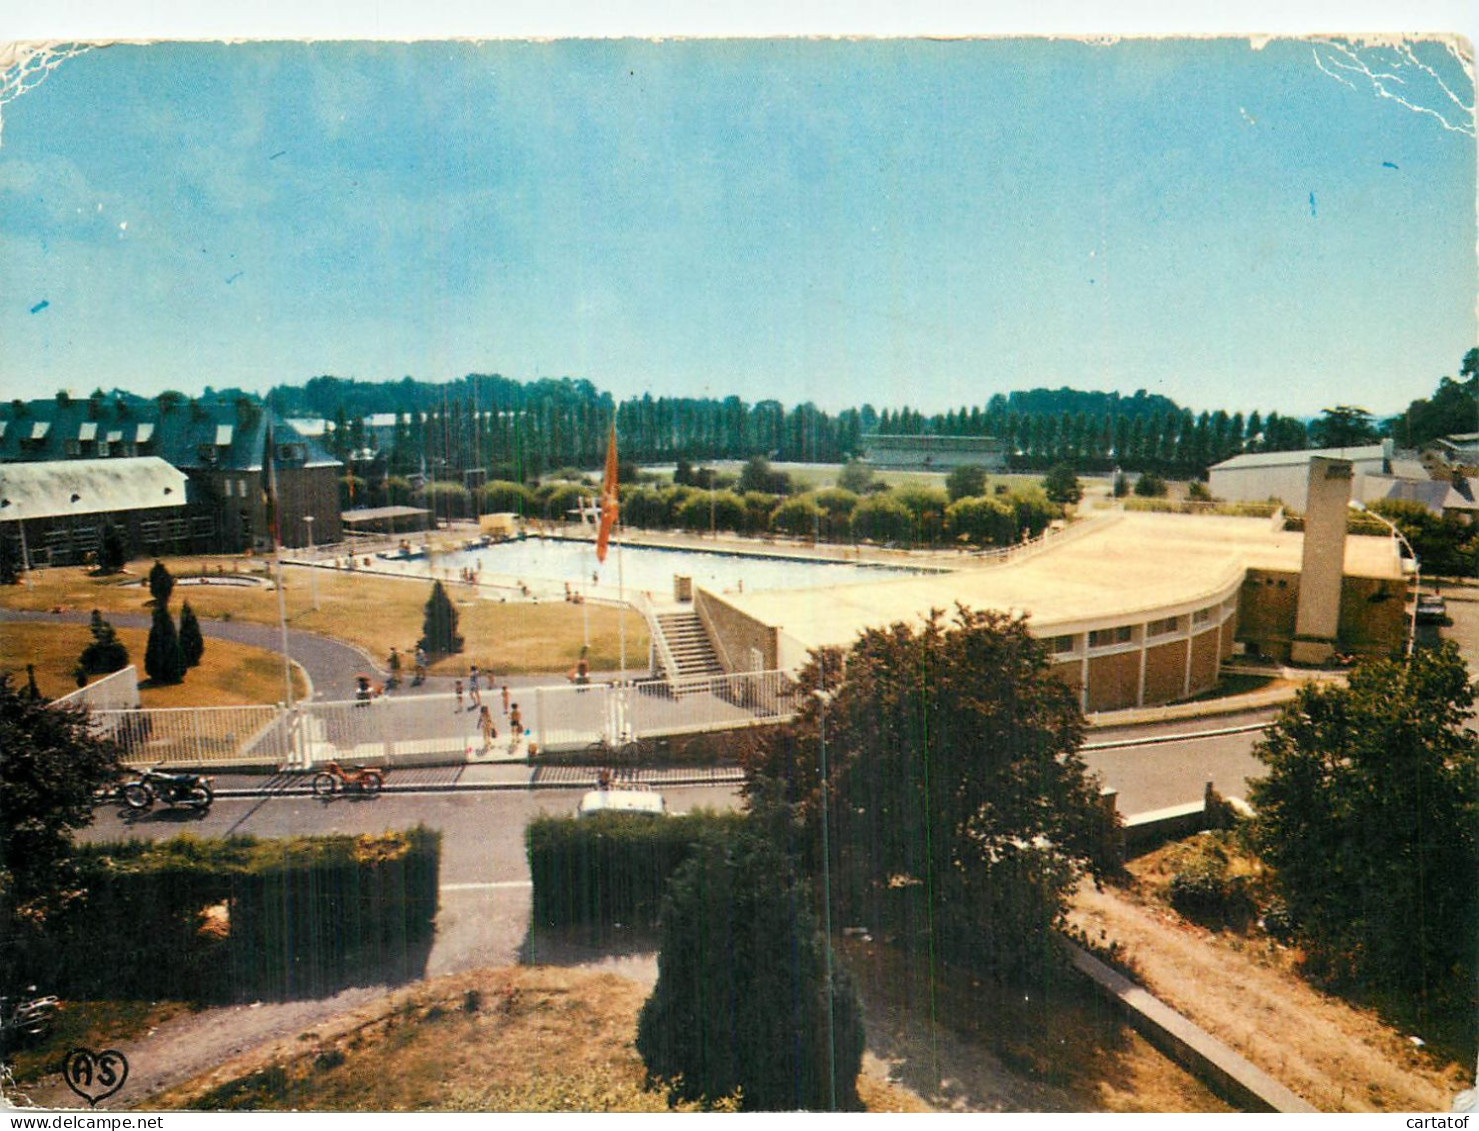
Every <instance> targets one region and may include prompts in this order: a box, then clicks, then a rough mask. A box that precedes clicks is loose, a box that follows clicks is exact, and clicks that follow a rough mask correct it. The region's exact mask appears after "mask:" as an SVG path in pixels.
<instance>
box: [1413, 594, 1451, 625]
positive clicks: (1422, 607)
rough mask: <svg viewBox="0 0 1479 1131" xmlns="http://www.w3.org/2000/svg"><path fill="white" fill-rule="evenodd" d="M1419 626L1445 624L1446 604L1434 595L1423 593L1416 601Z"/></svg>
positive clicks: (1446, 615)
mask: <svg viewBox="0 0 1479 1131" xmlns="http://www.w3.org/2000/svg"><path fill="white" fill-rule="evenodd" d="M1417 621H1418V623H1419V624H1447V623H1448V604H1447V602H1445V601H1444V600H1443V598H1442V597H1440V596H1439V595H1438V594H1436V593H1424V594H1422V595H1421V596H1420V597H1418V599H1417Z"/></svg>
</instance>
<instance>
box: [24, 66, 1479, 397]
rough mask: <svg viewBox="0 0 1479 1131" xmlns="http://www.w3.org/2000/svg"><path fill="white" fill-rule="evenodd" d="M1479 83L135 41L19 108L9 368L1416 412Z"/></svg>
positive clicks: (1342, 74) (1453, 242)
mask: <svg viewBox="0 0 1479 1131" xmlns="http://www.w3.org/2000/svg"><path fill="white" fill-rule="evenodd" d="M1360 66H1366V67H1369V68H1370V69H1371V70H1372V71H1374V72H1376V73H1378V74H1379V75H1386V76H1388V77H1387V78H1385V79H1382V80H1380V81H1381V85H1382V88H1383V89H1385V90H1386V92H1387V93H1388V94H1395V95H1397V96H1398V97H1383V96H1382V94H1381V92H1380V91H1379V90H1378V89H1377V88H1376V87H1375V86H1374V84H1373V82H1372V81H1371V80H1370V79H1369V78H1368V77H1367V76H1366V75H1365V74H1363V73H1361V71H1360V70H1359V69H1358V68H1359V67H1360ZM1473 102H1474V94H1473V83H1472V78H1471V75H1470V72H1469V71H1468V70H1466V68H1465V67H1464V66H1462V65H1461V64H1460V63H1459V62H1458V61H1457V60H1456V59H1455V58H1454V57H1453V55H1452V54H1451V53H1450V52H1449V51H1448V50H1446V49H1445V47H1444V46H1443V45H1442V44H1439V43H1433V42H1423V43H1413V44H1411V45H1410V48H1409V50H1407V51H1406V52H1400V53H1399V52H1395V51H1390V50H1375V49H1365V50H1360V51H1354V52H1353V51H1352V50H1351V49H1350V47H1349V45H1346V44H1342V43H1335V44H1329V43H1320V42H1315V41H1302V40H1293V39H1280V40H1274V41H1272V42H1269V43H1267V44H1265V45H1263V46H1261V47H1259V48H1257V49H1255V46H1254V45H1250V43H1249V42H1248V41H1247V40H1242V39H1221V40H1162V41H1140V42H1133V41H1122V42H1119V43H1117V44H1113V45H1094V44H1089V43H1083V42H1071V41H1062V40H1059V41H1050V40H1006V39H999V40H985V41H968V42H958V41H957V42H931V41H925V40H913V41H874V42H858V41H816V40H793V41H774V40H772V41H766V40H760V41H723V42H712V41H711V42H692V41H690V42H662V43H654V42H647V41H635V40H628V41H617V42H592V41H581V42H559V43H546V44H540V43H527V42H487V43H482V44H472V43H421V44H411V45H405V44H333V43H316V44H292V43H286V44H284V43H277V44H261V43H258V44H244V45H233V46H225V45H219V44H185V43H178V44H168V43H166V44H156V45H152V46H112V47H108V48H106V49H98V50H92V51H90V52H88V53H86V54H83V55H80V56H78V57H76V58H73V59H70V60H67V61H65V62H64V63H62V64H61V65H59V66H58V67H57V68H56V69H55V70H54V71H53V72H52V73H51V74H50V75H49V76H48V77H47V78H46V80H45V81H44V82H42V83H40V84H39V85H37V86H36V87H35V88H34V89H32V90H30V91H29V92H28V93H25V94H24V95H22V96H20V97H18V98H14V99H13V100H11V101H9V102H8V103H6V104H5V105H3V106H0V113H3V134H0V394H3V395H4V396H5V397H7V398H8V397H12V396H34V395H47V394H49V393H51V392H53V391H55V390H56V389H58V388H63V387H66V388H70V389H71V390H72V391H73V392H74V393H79V394H85V393H87V392H90V391H91V390H92V389H93V388H94V387H95V386H98V385H101V386H103V387H104V388H112V387H113V386H115V385H117V386H122V387H124V388H130V389H133V390H135V391H138V392H141V393H149V394H152V393H157V392H159V391H161V390H162V389H165V388H178V389H181V390H182V391H185V392H187V393H195V392H198V391H199V390H200V389H201V388H202V387H203V386H205V385H207V384H209V385H214V386H217V387H221V386H230V385H241V386H243V387H246V388H249V389H259V390H261V389H266V388H267V387H268V386H270V385H272V384H275V383H278V382H294V383H298V382H301V381H304V380H306V379H307V378H309V377H312V376H314V375H316V374H322V373H329V374H336V375H339V376H344V377H358V378H361V379H369V380H376V379H395V378H399V377H401V376H403V375H405V374H410V375H413V376H416V377H418V378H423V379H428V380H446V379H450V378H456V377H460V376H461V375H463V374H464V373H467V372H485V373H495V372H496V373H502V374H504V375H505V376H509V377H514V378H518V379H524V380H527V379H532V378H534V377H536V376H565V375H568V376H575V377H586V378H588V379H590V380H591V381H592V382H594V383H595V384H596V385H598V386H599V387H602V388H605V389H608V390H610V391H611V392H612V393H613V394H615V395H616V396H617V397H625V396H627V395H631V394H637V393H643V392H651V393H652V394H654V395H660V394H680V395H681V394H688V395H714V396H724V395H728V394H730V393H736V394H739V395H740V396H742V397H744V398H745V399H747V400H750V401H754V400H759V399H762V398H765V397H775V398H777V399H779V400H781V401H783V402H785V403H787V404H791V403H795V402H797V401H801V400H807V399H810V400H814V401H816V402H817V403H818V404H820V405H822V406H823V407H826V408H832V409H835V408H840V407H843V406H846V405H852V404H860V403H862V402H865V401H867V402H871V403H873V404H874V405H875V406H877V407H879V408H883V407H886V406H889V405H898V404H901V403H909V404H911V405H913V406H915V407H920V408H924V409H927V410H928V409H944V408H946V407H949V406H958V405H961V404H980V403H983V402H984V401H985V400H986V399H987V398H988V397H990V396H991V395H992V394H993V393H996V392H1006V391H1009V390H1012V389H1017V388H1028V387H1034V386H1039V385H1047V386H1058V385H1063V384H1067V385H1073V386H1076V387H1079V388H1092V389H1119V390H1121V391H1122V392H1125V393H1127V394H1128V393H1133V392H1134V391H1135V390H1136V389H1139V388H1144V389H1147V390H1148V391H1151V392H1158V393H1163V394H1165V395H1168V396H1171V397H1173V398H1175V399H1176V400H1177V401H1179V402H1181V403H1182V404H1185V405H1188V406H1189V407H1192V408H1195V409H1203V408H1219V407H1225V408H1227V409H1228V410H1229V411H1232V410H1234V409H1238V410H1243V411H1248V410H1251V409H1254V408H1258V409H1261V410H1263V411H1268V410H1269V409H1275V410H1278V411H1280V412H1285V413H1295V414H1310V413H1314V412H1317V411H1318V410H1319V409H1320V408H1322V407H1325V406H1327V405H1331V404H1334V403H1337V402H1340V403H1353V404H1359V405H1363V406H1365V407H1367V408H1369V409H1371V410H1372V411H1374V412H1376V413H1378V414H1387V413H1390V412H1394V411H1396V410H1398V409H1400V408H1402V407H1404V406H1405V405H1406V403H1407V402H1408V401H1409V400H1410V399H1412V398H1413V397H1417V396H1425V395H1428V394H1429V393H1430V392H1431V391H1432V389H1433V387H1434V385H1435V384H1436V382H1437V379H1438V378H1439V377H1440V376H1442V375H1444V374H1451V373H1455V372H1456V371H1457V367H1458V362H1459V359H1460V357H1461V356H1462V355H1463V353H1464V351H1465V350H1467V349H1468V348H1470V347H1471V346H1473V345H1474V343H1475V340H1476V322H1475V303H1476V255H1475V247H1476V231H1475V195H1476V194H1475V157H1476V153H1475V140H1474V127H1473V113H1472V106H1473ZM1430 111H1431V112H1430ZM43 304H44V305H43Z"/></svg>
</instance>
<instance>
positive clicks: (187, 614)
mask: <svg viewBox="0 0 1479 1131" xmlns="http://www.w3.org/2000/svg"><path fill="white" fill-rule="evenodd" d="M180 652H181V654H182V655H183V656H184V657H185V666H186V667H187V668H194V667H199V666H200V658H201V657H202V656H204V655H205V637H204V636H202V635H201V632H200V621H199V620H197V619H196V617H195V610H194V609H192V608H191V607H190V602H189V601H186V602H185V603H184V604H183V605H182V606H181V607H180Z"/></svg>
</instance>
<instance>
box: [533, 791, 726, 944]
mask: <svg viewBox="0 0 1479 1131" xmlns="http://www.w3.org/2000/svg"><path fill="white" fill-rule="evenodd" d="M744 822H745V817H744V815H743V814H741V813H703V812H701V813H693V814H689V815H687V816H682V817H656V818H654V817H648V816H640V815H633V814H621V813H603V814H598V815H596V816H594V817H587V818H580V819H577V818H574V817H541V818H539V819H538V820H535V821H533V822H531V823H530V825H529V827H528V830H527V831H526V833H525V845H526V848H527V851H528V855H529V872H530V875H531V876H532V877H533V879H534V911H533V914H534V922H535V923H536V924H539V925H541V926H551V927H553V926H563V925H568V924H575V923H588V924H611V923H622V924H624V925H627V926H643V925H645V926H651V925H653V924H655V923H656V922H657V913H658V908H659V905H660V903H661V902H662V895H663V890H664V888H665V887H666V886H667V882H668V877H669V876H671V875H672V874H673V872H674V871H676V870H677V868H678V866H679V865H681V864H682V863H683V862H684V861H685V860H687V859H688V857H689V856H690V855H691V854H692V852H693V848H694V846H695V845H697V844H699V843H701V842H705V841H713V840H721V839H724V838H727V837H730V836H733V835H735V834H736V833H737V832H738V831H739V830H740V829H741V828H742V827H743V826H744Z"/></svg>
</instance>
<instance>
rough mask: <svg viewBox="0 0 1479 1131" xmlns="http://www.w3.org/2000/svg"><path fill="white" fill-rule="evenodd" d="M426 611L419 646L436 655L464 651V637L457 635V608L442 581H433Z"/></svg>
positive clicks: (447, 654)
mask: <svg viewBox="0 0 1479 1131" xmlns="http://www.w3.org/2000/svg"><path fill="white" fill-rule="evenodd" d="M424 611H425V615H424V616H423V618H422V621H421V639H420V640H419V641H417V647H419V648H424V649H426V651H427V652H429V653H431V654H432V655H436V656H450V655H452V654H453V653H454V652H460V651H462V637H460V636H458V635H457V609H456V608H455V607H454V606H453V604H452V599H451V598H450V597H448V596H447V591H446V590H445V589H443V588H442V583H441V582H440V581H433V582H432V583H431V596H430V597H428V598H427V599H426V606H425V610H424Z"/></svg>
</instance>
